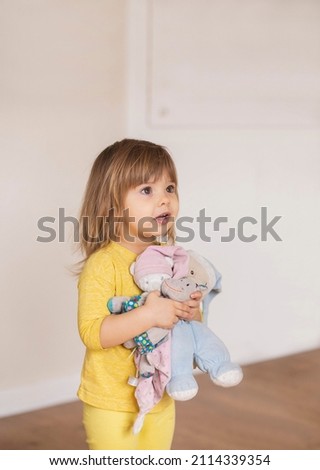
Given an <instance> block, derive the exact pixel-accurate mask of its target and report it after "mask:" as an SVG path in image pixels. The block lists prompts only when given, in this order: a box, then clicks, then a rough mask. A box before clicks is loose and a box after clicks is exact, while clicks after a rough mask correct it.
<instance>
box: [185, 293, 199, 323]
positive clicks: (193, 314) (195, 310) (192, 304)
mask: <svg viewBox="0 0 320 470" xmlns="http://www.w3.org/2000/svg"><path fill="white" fill-rule="evenodd" d="M190 299H191V300H186V301H185V302H184V304H185V305H188V306H189V308H190V316H189V318H187V319H186V320H189V321H192V320H196V321H202V315H201V310H200V305H201V300H202V292H200V291H195V292H192V294H190Z"/></svg>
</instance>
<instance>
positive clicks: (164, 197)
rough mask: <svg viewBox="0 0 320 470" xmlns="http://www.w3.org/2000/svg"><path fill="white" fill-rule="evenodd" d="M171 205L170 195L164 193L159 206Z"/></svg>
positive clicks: (160, 197)
mask: <svg viewBox="0 0 320 470" xmlns="http://www.w3.org/2000/svg"><path fill="white" fill-rule="evenodd" d="M168 203H169V194H168V192H167V191H163V193H161V194H160V196H159V206H163V205H165V204H168Z"/></svg>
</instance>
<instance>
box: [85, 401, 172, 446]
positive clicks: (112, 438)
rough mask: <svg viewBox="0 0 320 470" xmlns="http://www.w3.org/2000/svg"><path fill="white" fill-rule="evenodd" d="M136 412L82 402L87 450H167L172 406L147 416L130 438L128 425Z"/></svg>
mask: <svg viewBox="0 0 320 470" xmlns="http://www.w3.org/2000/svg"><path fill="white" fill-rule="evenodd" d="M136 417H137V414H136V413H129V412H128V413H127V412H123V411H111V410H102V409H100V408H95V407H93V406H91V405H88V404H86V403H84V406H83V424H84V427H85V431H86V435H87V444H88V446H89V449H91V450H118V449H123V450H169V449H170V448H171V443H172V438H173V433H174V425H175V406H174V402H173V403H171V404H170V405H169V406H168V407H167V408H165V409H164V410H163V411H160V412H157V413H148V414H147V415H146V417H145V420H144V424H143V428H142V429H141V431H140V433H139V434H136V435H134V434H133V432H132V426H133V423H134V421H135V419H136Z"/></svg>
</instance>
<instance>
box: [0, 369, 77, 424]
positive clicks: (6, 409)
mask: <svg viewBox="0 0 320 470" xmlns="http://www.w3.org/2000/svg"><path fill="white" fill-rule="evenodd" d="M79 381H80V378H79V375H78V374H77V375H74V376H68V377H60V378H56V379H49V380H46V381H42V382H37V383H35V384H32V385H27V386H22V387H16V388H12V389H8V390H0V417H1V418H4V417H5V416H11V415H15V414H20V413H26V412H28V411H33V410H37V409H40V408H46V407H47V406H54V405H59V404H61V403H66V402H69V401H72V400H76V398H77V389H78V386H79Z"/></svg>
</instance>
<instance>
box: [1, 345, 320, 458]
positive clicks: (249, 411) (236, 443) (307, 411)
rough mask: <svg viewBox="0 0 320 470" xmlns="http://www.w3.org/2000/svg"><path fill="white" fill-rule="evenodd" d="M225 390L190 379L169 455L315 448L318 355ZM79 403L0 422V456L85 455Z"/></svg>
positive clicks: (318, 440) (251, 370)
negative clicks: (192, 384)
mask: <svg viewBox="0 0 320 470" xmlns="http://www.w3.org/2000/svg"><path fill="white" fill-rule="evenodd" d="M244 375H245V378H244V380H243V382H242V383H241V384H240V385H239V386H237V387H235V388H230V389H223V388H220V387H217V386H215V385H214V384H212V382H211V381H210V380H209V378H208V376H207V375H200V376H196V379H197V381H198V384H199V393H198V395H197V396H196V397H195V398H194V399H193V400H190V401H188V402H180V403H179V402H177V424H176V432H175V436H174V441H173V446H172V448H173V449H181V450H185V449H194V450H198V449H199V450H200V449H253V450H259V449H261V450H265V449H320V396H319V395H320V349H317V350H314V351H309V352H305V353H302V354H297V355H293V356H288V357H284V358H280V359H275V360H271V361H267V362H262V363H258V364H252V365H249V366H246V367H244ZM86 448H87V446H86V443H85V435H84V431H83V428H82V423H81V404H80V403H79V402H78V401H75V402H71V403H66V404H63V405H59V406H54V407H50V408H46V409H42V410H37V411H33V412H30V413H24V414H21V415H16V416H10V417H7V418H3V419H1V420H0V449H21V450H22V449H55V450H56V449H86Z"/></svg>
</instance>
